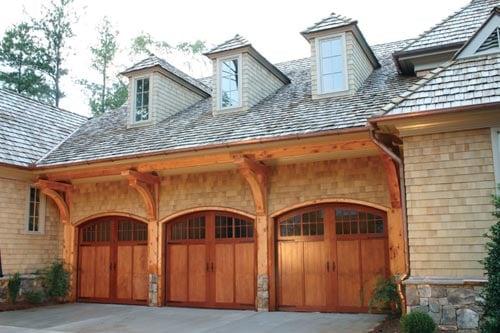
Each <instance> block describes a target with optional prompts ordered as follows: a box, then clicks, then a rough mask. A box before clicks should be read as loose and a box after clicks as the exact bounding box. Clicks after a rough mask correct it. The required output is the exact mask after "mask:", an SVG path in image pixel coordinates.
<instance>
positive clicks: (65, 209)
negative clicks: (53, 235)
mask: <svg viewBox="0 0 500 333" xmlns="http://www.w3.org/2000/svg"><path fill="white" fill-rule="evenodd" d="M35 187H37V188H38V189H40V191H42V193H43V194H45V195H46V196H47V197H49V198H50V199H52V200H53V201H54V203H55V204H56V206H57V208H58V209H59V217H60V219H61V222H62V223H64V224H66V223H69V221H70V215H69V205H68V202H67V200H66V198H65V197H64V196H63V195H62V194H61V192H63V193H65V194H66V195H69V194H70V193H71V191H72V190H73V186H72V185H71V184H66V183H60V182H54V181H48V180H45V179H38V180H37V181H36V182H35Z"/></svg>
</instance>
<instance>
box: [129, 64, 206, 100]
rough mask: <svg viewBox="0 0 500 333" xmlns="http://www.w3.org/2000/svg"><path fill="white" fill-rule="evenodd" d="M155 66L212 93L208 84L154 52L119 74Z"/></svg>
mask: <svg viewBox="0 0 500 333" xmlns="http://www.w3.org/2000/svg"><path fill="white" fill-rule="evenodd" d="M155 66H159V67H161V68H163V69H164V70H166V71H168V72H170V73H172V74H174V75H175V76H177V77H178V78H180V79H182V80H184V81H185V82H187V83H189V84H191V85H193V86H195V87H196V88H198V89H200V90H201V91H203V92H205V93H207V94H208V95H210V94H211V93H212V91H211V89H210V88H209V87H208V86H206V85H204V84H203V83H201V82H200V81H198V80H197V79H195V78H193V77H191V76H189V75H188V74H186V73H184V72H182V71H181V70H179V69H177V68H175V67H174V66H172V65H171V64H170V63H169V62H168V61H166V60H164V59H161V58H159V57H157V56H155V55H154V54H151V55H150V56H149V57H147V58H146V59H144V60H141V61H139V62H138V63H136V64H135V65H133V66H132V67H129V68H127V69H126V70H124V71H123V72H122V73H121V74H127V73H131V72H135V71H138V70H141V69H146V68H151V67H155Z"/></svg>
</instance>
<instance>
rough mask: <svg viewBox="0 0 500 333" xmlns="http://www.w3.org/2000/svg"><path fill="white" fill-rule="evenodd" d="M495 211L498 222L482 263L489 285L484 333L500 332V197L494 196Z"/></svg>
mask: <svg viewBox="0 0 500 333" xmlns="http://www.w3.org/2000/svg"><path fill="white" fill-rule="evenodd" d="M494 204H495V211H494V213H493V215H494V216H495V217H496V218H497V222H496V223H495V224H494V225H493V226H492V227H491V228H490V231H489V233H488V234H486V237H487V238H488V242H487V243H486V252H487V255H486V258H485V259H484V260H483V261H482V264H483V266H484V269H485V271H486V276H487V277H488V283H487V284H486V286H485V288H484V291H483V297H484V300H485V302H484V304H483V309H484V316H483V320H482V325H481V331H482V332H484V333H493V332H500V196H494Z"/></svg>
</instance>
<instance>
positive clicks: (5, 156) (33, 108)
mask: <svg viewBox="0 0 500 333" xmlns="http://www.w3.org/2000/svg"><path fill="white" fill-rule="evenodd" d="M86 120H87V118H86V117H84V116H81V115H78V114H76V113H72V112H69V111H65V110H61V109H58V108H55V107H52V106H50V105H47V104H44V103H40V102H37V101H34V100H32V99H29V98H27V97H24V96H21V95H19V94H16V93H14V92H11V91H8V90H5V89H0V163H5V164H11V165H17V166H24V167H26V166H29V165H31V164H33V163H35V162H36V161H37V160H39V159H41V158H42V157H43V156H44V155H46V154H47V153H48V152H49V151H50V150H51V149H53V148H54V147H55V146H57V145H58V144H59V143H60V142H61V141H63V140H64V139H65V138H67V137H68V136H69V135H70V134H71V133H72V132H74V131H75V130H76V129H77V128H78V127H79V126H81V125H82V124H83V123H84V122H85V121H86Z"/></svg>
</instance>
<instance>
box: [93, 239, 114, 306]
mask: <svg viewBox="0 0 500 333" xmlns="http://www.w3.org/2000/svg"><path fill="white" fill-rule="evenodd" d="M110 252H111V248H110V247H109V246H97V247H96V248H95V265H96V271H95V294H94V296H95V297H97V298H109V297H110V296H111V295H110V292H109V289H110V263H111V260H110V259H111V253H110Z"/></svg>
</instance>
